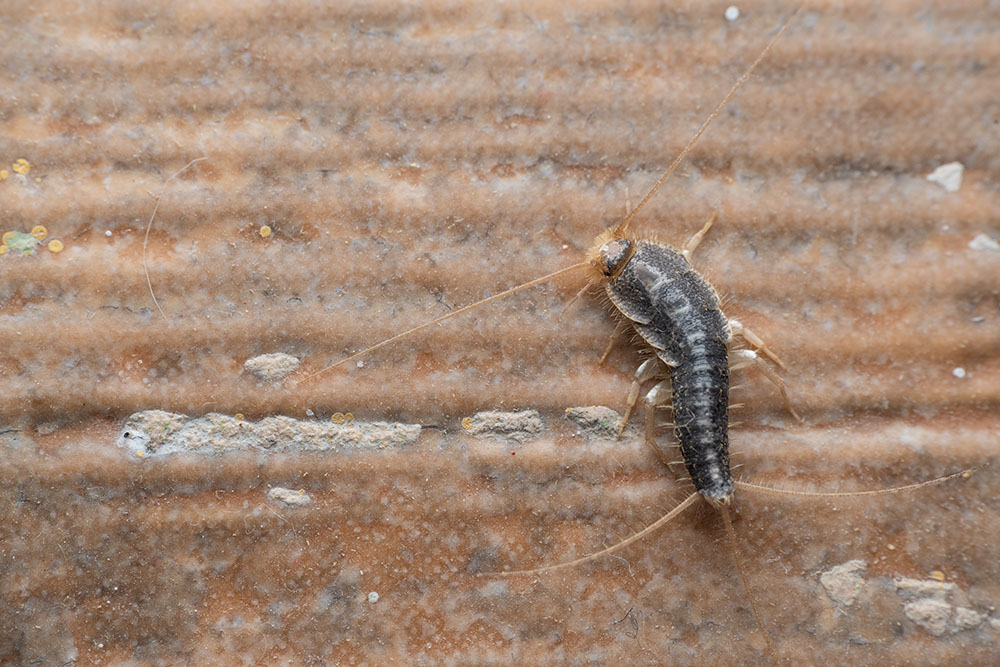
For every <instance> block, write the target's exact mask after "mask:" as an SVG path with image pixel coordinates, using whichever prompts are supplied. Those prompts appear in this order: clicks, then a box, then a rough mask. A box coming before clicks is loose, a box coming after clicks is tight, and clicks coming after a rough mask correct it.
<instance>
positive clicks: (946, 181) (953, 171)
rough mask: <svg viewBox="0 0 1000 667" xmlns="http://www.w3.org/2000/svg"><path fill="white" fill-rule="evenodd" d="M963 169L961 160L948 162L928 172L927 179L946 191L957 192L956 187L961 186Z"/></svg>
mask: <svg viewBox="0 0 1000 667" xmlns="http://www.w3.org/2000/svg"><path fill="white" fill-rule="evenodd" d="M963 171H965V167H964V166H963V165H962V163H961V162H949V163H948V164H943V165H941V166H940V167H938V168H937V169H935V170H934V171H932V172H931V173H930V174H928V175H927V180H928V181H930V182H931V183H937V184H938V185H940V186H941V187H942V188H944V189H945V190H946V191H947V192H958V189H959V188H960V187H962V172H963Z"/></svg>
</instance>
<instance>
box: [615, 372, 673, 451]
mask: <svg viewBox="0 0 1000 667" xmlns="http://www.w3.org/2000/svg"><path fill="white" fill-rule="evenodd" d="M660 364H661V362H660V360H659V359H655V358H654V359H646V361H644V362H642V363H641V364H640V365H639V368H638V369H637V370H636V372H635V379H634V380H632V387H631V388H630V389H629V390H628V405H627V406H626V407H625V415H624V416H623V417H622V422H621V424H619V425H618V435H616V436H615V438H616V439H617V438H621V437H622V433H623V432H624V431H625V426H626V424H628V419H629V417H630V416H632V410H633V409H634V408H635V404H636V403H637V402H638V401H639V391H640V390H641V389H642V385H644V384H645V383H647V382H649V381H650V380H655V379H656V378H658V377H660V376H661V375H662V373H661V371H660Z"/></svg>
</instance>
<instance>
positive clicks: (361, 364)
mask: <svg viewBox="0 0 1000 667" xmlns="http://www.w3.org/2000/svg"><path fill="white" fill-rule="evenodd" d="M355 366H357V367H358V368H364V367H365V362H363V361H359V362H358V363H357V364H355Z"/></svg>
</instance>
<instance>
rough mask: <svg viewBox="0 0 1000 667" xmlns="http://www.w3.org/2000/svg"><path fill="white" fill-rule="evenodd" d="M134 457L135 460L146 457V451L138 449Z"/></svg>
mask: <svg viewBox="0 0 1000 667" xmlns="http://www.w3.org/2000/svg"><path fill="white" fill-rule="evenodd" d="M135 455H136V458H140V459H141V458H142V457H143V456H145V455H146V451H145V450H143V449H140V450H139V451H137V452H136V453H135Z"/></svg>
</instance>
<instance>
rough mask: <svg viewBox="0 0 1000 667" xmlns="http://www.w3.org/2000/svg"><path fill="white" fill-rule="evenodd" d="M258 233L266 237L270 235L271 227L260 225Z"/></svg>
mask: <svg viewBox="0 0 1000 667" xmlns="http://www.w3.org/2000/svg"><path fill="white" fill-rule="evenodd" d="M260 235H261V236H262V237H263V238H265V239H266V238H267V237H268V236H270V235H271V228H270V227H268V226H267V225H261V227H260Z"/></svg>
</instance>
